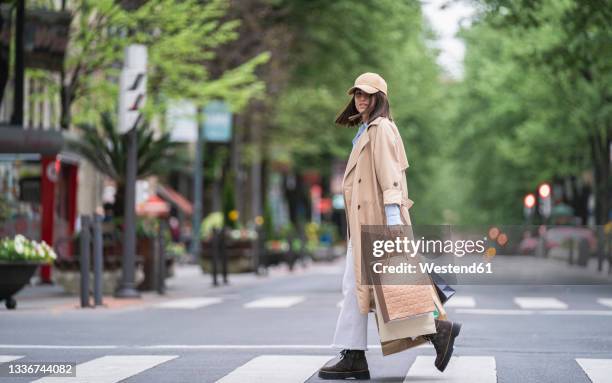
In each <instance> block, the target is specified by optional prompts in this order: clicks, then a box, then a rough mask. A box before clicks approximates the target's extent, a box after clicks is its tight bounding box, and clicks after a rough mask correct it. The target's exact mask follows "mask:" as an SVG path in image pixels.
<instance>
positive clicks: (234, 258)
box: [200, 240, 254, 273]
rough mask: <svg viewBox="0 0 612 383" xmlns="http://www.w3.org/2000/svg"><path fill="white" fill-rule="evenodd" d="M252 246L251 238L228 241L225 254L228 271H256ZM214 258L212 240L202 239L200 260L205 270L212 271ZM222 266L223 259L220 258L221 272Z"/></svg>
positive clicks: (219, 266) (219, 268) (219, 269)
mask: <svg viewBox="0 0 612 383" xmlns="http://www.w3.org/2000/svg"><path fill="white" fill-rule="evenodd" d="M252 246H253V242H252V241H250V240H239V241H235V240H230V241H228V242H226V248H225V254H226V256H227V272H228V273H246V272H250V271H254V269H253V255H252V251H253V250H252ZM219 258H220V257H219ZM212 260H213V255H212V244H211V241H202V259H201V261H200V266H201V267H202V271H203V272H205V273H211V272H212ZM221 267H222V266H221V259H219V264H218V270H217V271H218V272H221Z"/></svg>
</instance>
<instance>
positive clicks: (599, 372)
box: [576, 359, 612, 383]
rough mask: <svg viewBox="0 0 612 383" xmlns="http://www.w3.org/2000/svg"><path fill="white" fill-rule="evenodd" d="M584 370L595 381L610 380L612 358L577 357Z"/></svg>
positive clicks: (604, 381)
mask: <svg viewBox="0 0 612 383" xmlns="http://www.w3.org/2000/svg"><path fill="white" fill-rule="evenodd" d="M576 362H578V364H579V365H580V367H581V368H582V370H583V371H584V372H585V373H586V374H587V376H588V377H589V379H590V380H591V382H593V383H606V382H608V383H609V382H610V372H611V371H612V359H576Z"/></svg>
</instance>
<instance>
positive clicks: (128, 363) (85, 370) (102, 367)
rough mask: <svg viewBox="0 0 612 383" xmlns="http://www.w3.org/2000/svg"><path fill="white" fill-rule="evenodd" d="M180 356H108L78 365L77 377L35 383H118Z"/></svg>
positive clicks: (41, 380)
mask: <svg viewBox="0 0 612 383" xmlns="http://www.w3.org/2000/svg"><path fill="white" fill-rule="evenodd" d="M176 358H178V355H108V356H103V357H101V358H96V359H93V360H90V361H88V362H85V363H81V364H77V366H76V372H77V376H76V377H44V378H40V379H38V380H34V382H35V383H70V382H87V383H116V382H120V381H122V380H124V379H127V378H129V377H131V376H134V375H136V374H139V373H141V372H143V371H146V370H148V369H151V368H153V367H156V366H157V365H160V364H162V363H166V362H168V361H170V360H172V359H176Z"/></svg>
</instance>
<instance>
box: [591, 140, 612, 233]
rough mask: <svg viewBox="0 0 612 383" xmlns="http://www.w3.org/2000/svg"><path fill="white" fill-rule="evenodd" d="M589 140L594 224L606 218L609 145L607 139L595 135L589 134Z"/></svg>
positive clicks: (608, 189) (608, 186)
mask: <svg viewBox="0 0 612 383" xmlns="http://www.w3.org/2000/svg"><path fill="white" fill-rule="evenodd" d="M606 138H607V137H606ZM590 140H591V158H592V160H593V173H594V183H595V185H594V193H595V224H596V225H603V224H605V223H606V222H607V220H608V210H609V198H610V146H609V140H608V139H606V140H604V142H603V143H602V142H600V141H601V140H598V139H597V137H594V136H591V139H590Z"/></svg>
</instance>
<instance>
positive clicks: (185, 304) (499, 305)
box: [151, 294, 612, 316]
mask: <svg viewBox="0 0 612 383" xmlns="http://www.w3.org/2000/svg"><path fill="white" fill-rule="evenodd" d="M481 300H485V301H486V302H482V301H479V298H478V297H475V296H470V295H459V294H457V295H455V296H453V297H452V298H451V299H450V300H448V301H447V302H446V303H445V304H444V307H445V308H446V309H453V310H455V311H454V312H456V313H459V314H482V315H533V314H538V315H539V314H542V315H583V316H584V315H593V316H598V315H599V316H612V297H598V298H595V299H591V301H585V300H580V301H579V302H578V303H579V305H580V306H579V307H577V305H576V304H575V303H572V304H569V303H567V302H565V301H563V300H562V299H559V298H556V297H549V296H519V297H504V298H500V299H499V300H494V305H495V307H491V303H490V302H491V299H490V297H488V298H484V297H483V298H481ZM313 302H316V305H317V306H319V307H322V306H321V300H320V298H319V297H318V296H304V295H276V296H274V295H270V296H264V297H258V298H256V299H253V300H247V301H246V302H244V301H242V300H241V299H240V296H233V297H230V298H228V297H192V298H181V299H173V300H167V301H165V302H161V303H156V304H153V305H152V306H151V307H152V308H155V309H166V310H196V309H202V308H206V307H208V306H213V305H218V304H221V303H227V304H231V305H235V304H238V305H240V307H241V308H244V309H288V308H292V307H296V306H300V305H309V306H307V307H311V306H312V305H313ZM333 302H335V304H334V305H335V307H336V308H338V309H340V308H342V303H343V301H342V300H340V301H336V300H334V301H333ZM574 302H577V301H576V300H574ZM332 304H333V303H332Z"/></svg>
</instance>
